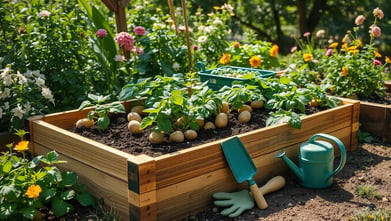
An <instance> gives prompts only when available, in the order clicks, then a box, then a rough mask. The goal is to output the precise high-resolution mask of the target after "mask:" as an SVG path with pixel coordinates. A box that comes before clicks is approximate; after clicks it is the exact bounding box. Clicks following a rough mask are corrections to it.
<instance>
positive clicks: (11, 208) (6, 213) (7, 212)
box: [0, 202, 17, 220]
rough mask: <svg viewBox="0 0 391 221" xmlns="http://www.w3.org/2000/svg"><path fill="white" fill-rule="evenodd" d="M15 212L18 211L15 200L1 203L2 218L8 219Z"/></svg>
mask: <svg viewBox="0 0 391 221" xmlns="http://www.w3.org/2000/svg"><path fill="white" fill-rule="evenodd" d="M15 213H17V205H16V204H15V203H14V202H10V203H8V202H5V203H3V204H1V205H0V219H5V220H7V219H8V218H9V217H10V216H12V215H13V214H15Z"/></svg>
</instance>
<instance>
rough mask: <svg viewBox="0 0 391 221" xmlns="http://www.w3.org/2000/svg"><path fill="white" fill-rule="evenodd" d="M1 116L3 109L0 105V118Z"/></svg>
mask: <svg viewBox="0 0 391 221" xmlns="http://www.w3.org/2000/svg"><path fill="white" fill-rule="evenodd" d="M1 118H3V109H2V108H1V107H0V119H1Z"/></svg>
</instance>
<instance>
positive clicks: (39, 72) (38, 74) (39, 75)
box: [31, 70, 45, 79]
mask: <svg viewBox="0 0 391 221" xmlns="http://www.w3.org/2000/svg"><path fill="white" fill-rule="evenodd" d="M31 73H32V74H33V76H35V77H40V78H42V79H45V75H43V74H41V71H40V70H35V71H31Z"/></svg>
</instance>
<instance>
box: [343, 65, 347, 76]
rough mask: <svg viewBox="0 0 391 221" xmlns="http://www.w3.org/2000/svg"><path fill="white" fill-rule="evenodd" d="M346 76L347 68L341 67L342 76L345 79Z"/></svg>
mask: <svg viewBox="0 0 391 221" xmlns="http://www.w3.org/2000/svg"><path fill="white" fill-rule="evenodd" d="M346 75H348V68H347V67H345V66H343V67H342V76H344V77H346Z"/></svg>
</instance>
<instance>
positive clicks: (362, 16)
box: [354, 15, 365, 25]
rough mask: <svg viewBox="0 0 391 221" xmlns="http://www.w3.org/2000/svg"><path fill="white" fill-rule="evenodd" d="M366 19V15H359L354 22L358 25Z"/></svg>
mask: <svg viewBox="0 0 391 221" xmlns="http://www.w3.org/2000/svg"><path fill="white" fill-rule="evenodd" d="M364 21H365V16H364V15H359V16H357V18H356V20H354V23H356V25H362V24H363V23H364Z"/></svg>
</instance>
